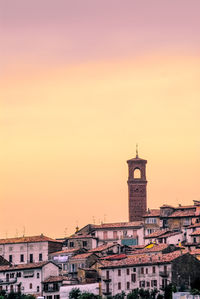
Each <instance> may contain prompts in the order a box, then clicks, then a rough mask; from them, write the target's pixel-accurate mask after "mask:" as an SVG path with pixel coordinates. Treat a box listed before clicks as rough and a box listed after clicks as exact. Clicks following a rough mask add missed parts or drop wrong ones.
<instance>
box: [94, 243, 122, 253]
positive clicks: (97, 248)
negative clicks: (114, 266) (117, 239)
mask: <svg viewBox="0 0 200 299" xmlns="http://www.w3.org/2000/svg"><path fill="white" fill-rule="evenodd" d="M116 245H118V244H113V243H107V244H103V245H100V246H98V247H96V248H93V249H91V250H90V251H89V252H101V251H104V250H106V249H109V248H111V247H113V246H116Z"/></svg>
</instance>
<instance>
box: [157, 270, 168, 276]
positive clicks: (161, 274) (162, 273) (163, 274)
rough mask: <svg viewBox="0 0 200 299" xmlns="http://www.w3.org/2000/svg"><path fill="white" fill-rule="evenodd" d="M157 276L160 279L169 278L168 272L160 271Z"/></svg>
mask: <svg viewBox="0 0 200 299" xmlns="http://www.w3.org/2000/svg"><path fill="white" fill-rule="evenodd" d="M159 275H160V276H161V277H169V271H160V272H159Z"/></svg>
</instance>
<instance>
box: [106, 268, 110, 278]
mask: <svg viewBox="0 0 200 299" xmlns="http://www.w3.org/2000/svg"><path fill="white" fill-rule="evenodd" d="M109 275H110V273H109V271H108V270H107V271H106V279H109Z"/></svg>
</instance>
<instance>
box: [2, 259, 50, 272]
mask: <svg viewBox="0 0 200 299" xmlns="http://www.w3.org/2000/svg"><path fill="white" fill-rule="evenodd" d="M48 263H51V262H49V261H45V262H38V263H29V264H20V265H11V266H0V271H12V270H23V269H34V268H42V267H43V266H45V265H46V264H48Z"/></svg>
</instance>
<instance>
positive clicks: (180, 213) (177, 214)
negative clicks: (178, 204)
mask: <svg viewBox="0 0 200 299" xmlns="http://www.w3.org/2000/svg"><path fill="white" fill-rule="evenodd" d="M194 216H196V215H195V211H193V210H185V211H175V212H174V213H172V214H171V215H169V216H168V217H169V218H178V217H194Z"/></svg>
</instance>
